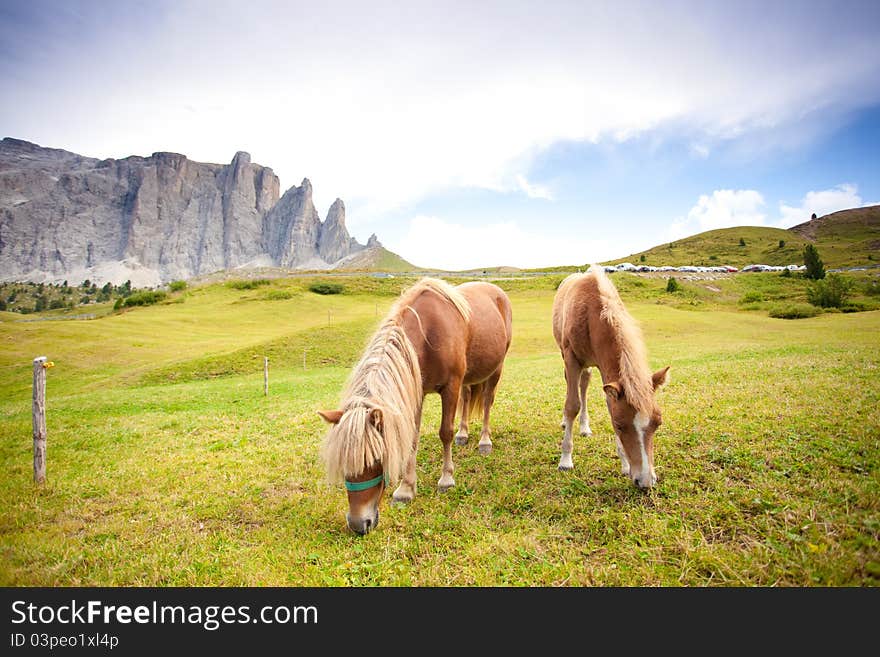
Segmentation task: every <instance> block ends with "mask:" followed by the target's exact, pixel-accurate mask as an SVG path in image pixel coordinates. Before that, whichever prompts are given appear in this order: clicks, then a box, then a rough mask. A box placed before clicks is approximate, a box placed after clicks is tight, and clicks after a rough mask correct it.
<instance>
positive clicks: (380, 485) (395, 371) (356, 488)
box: [318, 278, 511, 534]
mask: <svg viewBox="0 0 880 657" xmlns="http://www.w3.org/2000/svg"><path fill="white" fill-rule="evenodd" d="M510 339H511V308H510V300H509V299H508V298H507V295H506V294H505V293H504V291H503V290H501V288H499V287H497V286H496V285H492V284H491V283H484V282H470V283H463V284H461V285H459V286H457V287H452V286H451V285H449V284H448V283H446V282H444V281H441V280H439V279H434V278H424V279H422V280H421V281H419V282H418V283H416V284H415V285H413V286H412V287H410V288H409V289H407V290H405V291H404V292H403V294H402V295H401V296H400V298H399V299H398V300H397V302H396V303H395V304H394V306H393V307H392V309H391V311H390V312H389V314H388V316H387V317H386V318H385V320H384V321H383V322H382V325H381V326H380V327H379V329H378V330H377V331H376V333H375V334H374V335H373V337H372V338H371V339H370V342H369V344H368V345H367V348H366V350H365V351H364V353H363V355H362V356H361V359H360V361H359V362H358V364H357V365H356V366H355V368H354V370H353V371H352V373H351V376H350V377H349V380H348V384H347V385H346V388H345V393H344V394H343V401H342V407H341V408H340V409H339V410H334V411H318V413H319V414H320V416H321V417H322V418H324V420H326V421H327V422H329V423H331V424H332V426H331V427H330V430H329V431H328V432H327V436H326V438H325V440H324V445H323V449H322V455H323V458H324V461H325V463H326V466H327V474H328V478H329V479H330V480H331V481H339V480H344V482H345V487H346V489H347V490H348V507H349V511H348V513H347V514H346V520H347V521H348V526H349V527H350V528H351V529H352V530H353V531H355V532H357V533H358V534H366V533H367V532H368V531H370V530H371V529H373V528H375V526H376V525H377V523H378V522H379V500H380V499H381V497H382V493H383V491H384V490H385V487H386V486H387V485H389V484H390V483H392V482H397V481H399V482H400V484H399V485H398V487H397V490H395V491H394V495H393V496H392V498H393V500H394V501H395V502H397V503H406V502H409V501H410V500H412V499H413V497H414V496H415V494H416V451H417V449H418V443H419V427H420V425H421V418H422V403H423V400H424V397H425V395H427V394H428V393H431V392H436V393H439V394H440V400H441V406H442V411H441V420H440V440H441V441H442V443H443V468H442V474H441V476H440V481H439V482H438V487H439V489H440V490H441V491H445V490H447V489H449V488H450V487H452V486H453V485H454V484H455V480H454V479H453V478H452V473H453V469H454V468H453V464H452V438H453V422H454V420H455V412H456V407H457V406H458V403H459V397H460V396H462V397H463V398H464V400H466V401H467V404H462V423H461V428H460V430H459V432H458V434H457V436H456V437H457V442H458V443H459V444H464V443H465V442H467V414H468V411H469V409H472V408H475V407H476V406H477V405H478V403H479V402H480V401H482V405H483V431H482V435H481V439H480V446H479V449H480V452H481V453H483V454H487V453H488V452H489V451H490V450H491V447H492V441H491V439H490V432H489V410H490V409H491V407H492V404H493V402H494V400H495V389H496V387H497V385H498V381H499V379H500V378H501V370H502V367H503V365H504V358H505V357H506V355H507V350H508V348H509V347H510ZM462 391H464V394H463V395H462ZM466 406H467V408H466Z"/></svg>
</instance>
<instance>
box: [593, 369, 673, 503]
mask: <svg viewBox="0 0 880 657" xmlns="http://www.w3.org/2000/svg"><path fill="white" fill-rule="evenodd" d="M668 380H669V367H665V368H663V369H662V370H658V371H657V372H654V374H653V375H652V376H651V381H650V384H651V387H650V390H641V391H637V390H630V389H628V388H627V386H626V385H625V384H622V383H621V382H619V381H612V382H609V383H606V384H605V385H604V386H603V390H604V391H605V401H606V403H607V404H608V413H609V414H610V415H611V423H612V425H613V426H614V433H615V434H616V435H617V453H618V455H619V456H620V460H621V463H622V469H623V474H625V475H627V476H628V477H629V478H630V479H632V481H633V483H634V484H635V485H636V486H638V487H639V488H651V487H652V486H653V485H654V484H655V483H657V475H656V474H655V472H654V433H655V432H656V431H657V429H658V427H659V426H660V424H661V423H662V421H663V419H662V417H661V413H660V408H659V406H657V403H656V401H655V399H654V393H655V392H656V391H657V389H658V388H660V387H662V386H664V385H666V383H667V381H668Z"/></svg>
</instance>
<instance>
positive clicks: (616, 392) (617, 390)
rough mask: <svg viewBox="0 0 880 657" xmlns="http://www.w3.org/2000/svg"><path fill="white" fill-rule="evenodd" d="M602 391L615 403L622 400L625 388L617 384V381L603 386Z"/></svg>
mask: <svg viewBox="0 0 880 657" xmlns="http://www.w3.org/2000/svg"><path fill="white" fill-rule="evenodd" d="M602 390H604V391H605V394H606V395H608V397H609V398H611V399H613V400H614V401H617V400H618V399H620V396H621V395H622V394H623V388H621V387H620V384H619V383H617V381H612V382H611V383H606V384H605V385H604V386H602Z"/></svg>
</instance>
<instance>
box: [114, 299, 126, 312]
mask: <svg viewBox="0 0 880 657" xmlns="http://www.w3.org/2000/svg"><path fill="white" fill-rule="evenodd" d="M124 305H125V299H123V298H122V297H119V298H118V299H116V303H114V304H113V310H119V309H120V308H122V306H124Z"/></svg>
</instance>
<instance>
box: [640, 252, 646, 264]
mask: <svg viewBox="0 0 880 657" xmlns="http://www.w3.org/2000/svg"><path fill="white" fill-rule="evenodd" d="M644 261H645V254H644V253H643V254H642V255H640V256H639V262H644Z"/></svg>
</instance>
